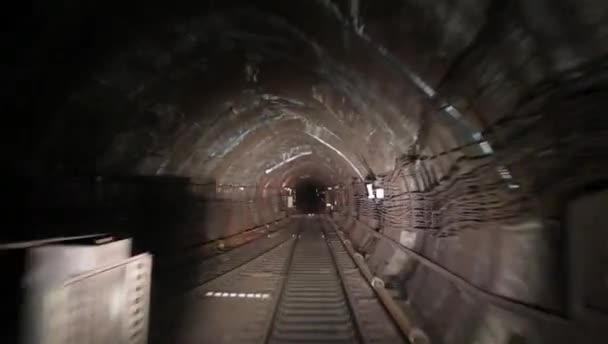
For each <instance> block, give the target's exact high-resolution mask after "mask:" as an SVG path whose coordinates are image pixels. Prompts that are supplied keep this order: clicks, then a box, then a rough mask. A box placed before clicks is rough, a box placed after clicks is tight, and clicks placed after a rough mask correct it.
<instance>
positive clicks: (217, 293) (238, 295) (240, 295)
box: [205, 291, 270, 300]
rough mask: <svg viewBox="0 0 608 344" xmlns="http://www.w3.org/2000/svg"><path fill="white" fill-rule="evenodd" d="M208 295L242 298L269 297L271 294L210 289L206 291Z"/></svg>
mask: <svg viewBox="0 0 608 344" xmlns="http://www.w3.org/2000/svg"><path fill="white" fill-rule="evenodd" d="M205 296H206V297H226V298H240V299H263V300H266V299H269V298H270V294H268V293H228V292H220V291H208V292H206V293H205Z"/></svg>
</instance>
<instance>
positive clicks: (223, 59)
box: [3, 0, 608, 343]
mask: <svg viewBox="0 0 608 344" xmlns="http://www.w3.org/2000/svg"><path fill="white" fill-rule="evenodd" d="M63 6H64V7H61V6H59V5H52V4H46V3H42V2H39V3H36V4H35V9H33V10H32V9H23V12H26V13H28V14H29V13H30V12H32V13H35V15H32V16H30V17H28V18H30V19H29V21H28V20H26V21H24V22H22V23H16V24H14V26H15V32H16V33H17V34H18V35H16V39H15V40H14V42H13V41H11V44H12V45H11V47H13V46H14V48H15V51H16V53H17V56H18V57H20V59H19V61H17V62H16V63H15V68H13V70H11V71H9V72H8V74H7V75H8V76H9V77H8V78H7V80H8V81H7V83H9V86H10V88H11V89H12V90H13V94H9V96H12V99H11V102H10V105H11V106H12V108H10V109H11V111H14V113H15V114H16V116H15V117H17V118H18V119H17V122H18V123H17V126H16V128H15V133H16V136H17V139H15V140H13V143H12V144H13V146H12V148H11V149H8V150H7V152H6V154H7V157H8V158H9V160H10V163H9V165H8V167H7V169H10V170H11V172H13V173H14V174H15V175H19V176H20V177H19V178H18V179H17V180H18V181H19V183H20V184H19V183H16V185H24V184H26V185H28V187H27V189H28V190H27V192H22V191H23V190H22V189H19V188H18V187H16V190H15V194H16V195H17V196H16V198H17V199H18V200H20V201H23V202H24V204H25V205H26V209H27V211H28V212H27V213H26V214H28V215H26V218H27V219H28V220H26V221H24V220H23V218H21V219H17V217H19V216H14V217H15V218H13V217H11V221H13V220H14V221H13V222H14V223H13V224H12V225H11V227H10V228H9V229H7V230H4V232H3V237H4V238H9V239H23V238H31V237H40V236H52V235H66V234H80V233H83V232H91V231H109V232H117V231H118V232H126V233H127V234H131V235H134V236H135V237H136V241H135V244H136V246H137V245H139V246H140V247H141V249H147V250H151V251H152V252H153V253H155V254H158V255H160V256H162V255H163V254H168V255H172V256H179V255H180V254H185V253H184V252H183V251H182V249H183V248H184V247H190V248H191V249H192V250H191V252H194V253H191V254H192V255H194V256H196V255H197V254H198V253H197V252H198V251H197V249H196V247H197V246H196V245H197V244H202V243H205V242H209V241H212V240H216V239H220V238H225V237H229V236H231V235H235V234H238V233H243V232H244V231H245V232H246V231H248V230H252V229H255V228H259V227H260V226H262V227H264V226H265V225H266V224H271V223H275V222H276V221H279V220H282V219H284V218H286V217H288V215H289V211H288V209H286V196H287V189H288V188H293V187H295V186H296V184H297V183H298V181H299V180H301V179H302V178H314V179H318V180H321V181H323V183H324V184H325V185H327V186H329V187H331V190H327V196H326V197H327V201H328V203H333V210H332V211H331V216H332V218H333V219H334V220H335V221H336V223H337V224H338V225H339V226H341V227H342V228H343V229H344V230H345V231H347V232H348V235H349V237H350V239H351V240H352V242H353V243H354V244H355V247H356V248H357V249H358V250H359V251H360V252H361V253H362V254H363V255H364V256H365V258H366V261H367V262H368V264H369V265H370V267H371V268H372V270H373V271H374V272H375V274H377V275H378V276H380V277H382V278H383V279H384V280H385V281H386V282H387V284H388V285H390V286H391V287H392V288H394V289H395V290H396V291H397V293H398V294H399V296H400V297H401V298H403V299H407V300H408V305H409V306H410V307H411V308H413V310H414V311H415V313H416V314H417V316H418V317H419V318H420V319H421V320H422V323H423V324H424V328H425V330H428V332H429V333H430V334H431V336H432V337H433V339H435V340H437V341H438V342H445V343H474V342H475V343H520V342H522V340H524V341H523V342H526V343H527V342H531V343H536V342H560V341H563V342H569V341H572V340H582V339H581V338H583V339H584V338H585V337H584V336H585V335H592V334H593V333H594V331H596V330H597V327H595V325H593V324H595V323H596V322H595V321H596V320H594V319H603V317H605V314H606V312H608V310H606V309H605V308H602V307H605V305H606V299H605V293H604V295H602V293H599V292H597V290H606V285H605V279H606V275H605V271H602V269H601V266H602V265H601V264H602V262H605V261H606V257H605V255H603V254H602V248H601V247H602V246H601V245H600V244H597V246H596V245H591V246H589V245H588V242H589V241H594V242H597V243H606V240H607V236H606V234H605V233H604V232H605V231H604V232H602V231H599V230H595V231H593V230H590V231H586V232H584V233H583V234H581V235H582V236H584V237H585V236H586V237H585V238H586V239H583V242H587V244H585V243H583V244H582V245H583V247H588V246H589V247H591V248H590V249H589V250H585V249H584V248H583V249H581V247H580V246H577V247H574V246H575V245H574V244H573V242H574V239H573V238H575V237H577V235H578V234H576V233H578V231H577V229H576V228H574V227H573V226H575V225H573V223H576V224H578V223H584V221H582V220H581V217H580V216H578V215H572V214H578V213H579V212H580V211H582V210H580V209H583V208H584V209H587V210H589V209H591V210H589V212H590V213H589V215H588V216H584V218H594V219H595V218H596V217H597V216H599V215H598V214H600V213H601V210H602V209H604V208H605V206H603V204H602V201H601V199H602V197H603V196H602V193H601V192H602V191H601V190H605V185H606V180H608V178H607V176H608V171H607V169H608V164H607V159H606V158H607V156H606V152H607V151H608V150H607V148H608V147H607V146H608V142H607V140H606V137H608V136H607V135H606V134H607V133H608V121H607V120H606V119H605V112H606V110H605V109H606V108H607V105H608V104H607V99H608V97H607V96H608V94H607V93H608V88H607V87H606V86H607V83H608V75H607V68H606V67H607V66H606V56H607V55H606V54H607V53H608V51H607V49H608V33H607V32H608V31H607V27H608V7H607V5H606V3H605V2H603V1H598V0H587V1H574V0H560V1H545V0H541V1H524V0H521V1H492V0H467V1H460V2H451V1H417V0H407V1H392V0H391V1H364V0H360V1H355V0H353V1H338V0H336V1H331V0H319V1H303V2H302V1H301V2H297V3H293V2H285V1H271V0H268V1H258V2H247V1H225V2H222V4H219V3H218V2H215V1H202V2H199V3H192V4H189V3H184V4H181V5H179V6H178V5H175V6H173V7H171V6H168V5H164V4H149V3H143V2H138V1H134V2H132V3H131V4H129V5H128V6H124V7H122V6H121V7H118V6H116V4H115V3H113V2H103V3H102V2H98V3H96V2H93V3H91V4H90V5H87V6H85V5H79V4H77V2H75V1H74V2H69V1H68V2H66V3H65V4H64V5H63ZM144 8H145V12H146V14H145V15H143V14H142V12H143V9H144ZM28 25H30V26H29V28H28V29H26V28H25V27H26V26H28ZM23 41H31V42H44V43H33V44H31V45H28V46H25V45H23V44H21V43H22V42H23ZM368 183H373V184H374V185H375V187H378V188H383V189H384V190H385V197H384V198H383V199H369V198H368V193H367V189H366V184H368ZM598 192H599V196H598ZM603 192H605V191H603ZM590 194H593V195H594V196H589V195H590ZM598 199H599V201H598ZM573 202H577V203H573ZM573 209H575V210H573ZM576 209H578V210H576ZM16 214H17V213H15V215H16ZM572 217H574V218H576V220H572ZM594 221H596V223H602V222H601V221H602V220H601V219H600V218H598V219H597V220H594ZM589 227H593V225H589ZM581 231H582V230H581ZM585 233H591V234H585ZM579 234H580V233H579ZM591 238H593V239H591ZM577 240H579V239H577ZM585 240H587V241H585ZM573 252H574V253H573ZM575 253H576V254H575ZM189 254H190V253H189ZM589 257H594V258H593V259H591V258H589ZM199 258H200V257H199ZM195 260H196V259H195ZM590 260H592V262H590ZM581 262H582V263H581ZM587 263H589V264H588V266H590V267H589V268H586V269H584V270H585V271H586V272H584V274H587V275H585V276H586V277H585V278H583V279H584V280H585V281H586V282H585V284H584V285H582V286H580V285H577V282H576V281H577V278H576V275H577V273H578V272H577V271H578V270H577V269H579V268H580V267H581V265H585V264H587ZM590 274H593V276H596V277H597V278H591V277H590V276H589V275H590ZM577 300H578V301H577ZM581 300H583V301H581ZM581 307H582V308H583V310H582V311H581V310H580V308H581ZM591 309H593V310H594V311H591ZM598 313H599V314H604V315H597V314H598ZM590 314H595V315H593V316H591V315H590ZM463 319H466V321H464V320H463ZM573 323H576V324H577V325H576V326H574V325H572V324H573ZM581 324H582V325H581ZM581 328H584V329H588V328H590V329H592V330H593V331H587V332H586V331H581Z"/></svg>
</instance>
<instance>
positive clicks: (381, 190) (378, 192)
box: [376, 189, 384, 199]
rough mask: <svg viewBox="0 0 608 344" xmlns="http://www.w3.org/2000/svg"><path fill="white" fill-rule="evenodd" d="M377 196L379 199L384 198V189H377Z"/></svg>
mask: <svg viewBox="0 0 608 344" xmlns="http://www.w3.org/2000/svg"><path fill="white" fill-rule="evenodd" d="M376 198H378V199H383V198H384V189H376Z"/></svg>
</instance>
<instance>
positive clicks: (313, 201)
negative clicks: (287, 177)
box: [295, 179, 325, 213]
mask: <svg viewBox="0 0 608 344" xmlns="http://www.w3.org/2000/svg"><path fill="white" fill-rule="evenodd" d="M324 189H325V188H324V187H323V185H322V183H320V182H319V181H317V180H314V179H304V180H302V181H300V182H298V183H297V184H296V187H295V195H296V197H295V205H296V208H297V209H298V211H300V212H302V213H319V212H320V211H321V209H322V208H323V207H324V204H325V203H324V199H325V196H324V194H323V190H324Z"/></svg>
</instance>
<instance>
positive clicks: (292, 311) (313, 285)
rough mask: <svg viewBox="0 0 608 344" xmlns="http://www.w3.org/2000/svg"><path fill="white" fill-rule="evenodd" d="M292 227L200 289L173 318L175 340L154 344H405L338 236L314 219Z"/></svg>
mask: <svg viewBox="0 0 608 344" xmlns="http://www.w3.org/2000/svg"><path fill="white" fill-rule="evenodd" d="M291 226H292V227H293V228H292V229H291V230H290V231H288V233H290V237H289V238H288V239H287V240H285V241H282V242H281V243H280V244H278V245H276V246H271V248H269V250H267V251H266V252H264V253H263V254H261V255H250V257H252V258H251V260H249V261H246V262H242V261H240V262H239V263H240V264H236V265H235V264H230V265H232V267H233V268H232V269H231V270H229V271H224V270H225V269H221V271H222V272H221V273H220V274H219V275H217V276H216V277H215V278H213V279H212V280H208V281H206V282H204V284H202V285H201V286H199V287H198V288H196V289H195V290H194V293H193V295H194V297H193V298H189V301H188V302H187V303H186V304H185V305H184V307H183V311H182V312H181V313H180V314H172V316H173V318H174V319H173V320H174V322H175V323H176V324H178V327H179V328H176V329H175V330H176V331H175V334H176V335H177V337H175V336H173V338H169V337H171V336H165V338H164V340H157V341H155V342H157V343H169V342H171V343H185V344H188V343H272V344H275V343H276V344H279V343H387V344H388V343H391V344H392V343H405V342H407V341H405V340H404V338H403V336H402V335H401V333H400V332H399V330H398V327H397V326H396V325H395V324H394V322H393V320H392V318H391V317H390V316H389V315H388V313H387V312H386V311H385V309H384V308H383V306H382V304H381V303H380V302H379V300H378V299H377V297H376V295H375V293H374V291H373V289H372V288H371V287H370V286H369V283H368V282H367V281H366V280H365V278H364V277H363V276H362V275H361V273H360V272H359V270H358V269H357V266H356V265H355V263H354V262H353V260H352V258H351V257H350V256H349V254H348V252H347V251H346V249H345V247H344V245H343V243H342V242H341V241H340V239H339V238H338V236H337V235H336V233H335V232H334V231H333V230H331V229H329V228H328V227H325V226H323V222H322V221H321V220H320V219H319V218H316V217H315V218H300V219H296V220H294V222H293V224H292V225H291ZM252 247H255V245H252ZM240 256H243V254H239V257H240ZM244 256H248V255H247V254H244ZM215 271H217V269H216V270H215Z"/></svg>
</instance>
